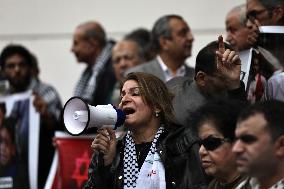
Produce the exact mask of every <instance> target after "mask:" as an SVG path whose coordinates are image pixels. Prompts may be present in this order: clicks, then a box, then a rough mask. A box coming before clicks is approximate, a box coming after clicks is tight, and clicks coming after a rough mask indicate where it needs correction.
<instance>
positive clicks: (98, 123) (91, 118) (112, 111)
mask: <svg viewBox="0 0 284 189" xmlns="http://www.w3.org/2000/svg"><path fill="white" fill-rule="evenodd" d="M124 121H125V113H124V112H123V111H122V110H121V109H116V108H115V107H113V106H112V105H111V104H108V105H97V106H91V105H89V104H88V103H86V102H85V101H84V100H83V99H82V98H80V97H76V96H75V97H72V98H70V99H69V100H68V101H67V102H66V103H65V105H64V108H63V122H64V125H65V128H66V130H67V132H68V133H70V134H71V135H74V136H77V135H80V134H82V133H83V132H84V131H85V130H87V129H88V128H91V127H96V128H98V129H99V128H101V127H102V126H109V127H111V128H113V129H116V128H117V127H119V126H121V125H123V123H124Z"/></svg>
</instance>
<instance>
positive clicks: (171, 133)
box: [0, 0, 284, 189]
mask: <svg viewBox="0 0 284 189" xmlns="http://www.w3.org/2000/svg"><path fill="white" fill-rule="evenodd" d="M224 22H225V28H226V32H227V35H226V38H225V39H226V42H224V41H223V39H222V37H221V36H219V38H218V36H216V40H214V41H208V44H207V45H206V46H204V47H203V48H202V49H201V50H200V51H199V52H198V55H197V57H196V61H195V67H194V68H193V67H190V66H188V65H187V64H186V59H187V58H189V57H190V56H191V53H192V47H193V42H194V37H193V34H192V32H191V29H190V27H189V26H188V24H187V23H186V21H185V19H184V18H182V17H181V16H180V15H175V14H170V15H164V16H162V17H160V18H158V19H157V21H156V22H155V24H154V26H153V28H152V30H151V31H148V30H147V29H144V28H138V29H136V30H134V31H131V32H130V33H128V34H126V35H125V36H124V37H123V38H122V39H121V40H120V41H117V42H115V41H112V40H109V39H108V38H107V36H106V33H107V32H106V31H105V30H104V28H103V26H102V25H101V24H100V23H99V22H97V21H90V22H86V23H82V24H80V25H79V26H78V27H77V28H76V29H75V31H74V35H73V43H72V47H71V51H72V53H73V54H74V55H75V57H76V59H77V61H78V62H79V63H84V64H86V68H85V70H84V71H83V72H82V74H81V77H80V79H79V80H78V82H77V85H76V86H74V93H73V94H70V96H79V97H81V98H82V99H84V100H85V101H86V102H87V103H88V104H90V105H94V106H95V105H102V104H108V103H111V104H113V105H115V106H116V107H119V108H120V109H122V110H123V111H124V112H125V114H126V119H125V123H124V127H123V133H124V135H123V136H122V137H119V138H117V137H116V134H115V131H114V130H112V129H111V128H103V129H100V130H98V131H97V133H96V136H95V138H94V140H93V142H92V144H90V145H91V148H92V150H93V152H94V153H93V156H92V159H91V163H90V165H89V171H88V173H89V178H88V180H87V181H86V182H85V184H84V188H85V189H92V188H96V189H98V188H99V189H102V188H106V189H107V188H125V189H131V188H137V189H142V188H149V189H157V188H160V189H164V188H168V189H171V188H178V189H205V188H208V189H272V188H275V189H284V117H283V116H284V77H283V66H284V60H279V63H280V66H279V65H278V66H277V67H276V66H275V65H274V64H273V61H274V60H270V59H268V58H267V56H266V55H265V54H262V52H263V49H261V48H259V47H258V42H259V38H260V31H259V28H260V27H261V26H283V28H284V1H283V0H247V2H246V4H243V5H240V6H237V7H234V8H233V9H232V10H230V11H228V14H227V15H226V18H224ZM283 30H284V29H283ZM283 33H284V32H283ZM267 40H269V39H267ZM251 48H252V49H253V50H252V61H251V66H250V72H249V76H248V81H247V82H246V83H244V81H243V80H242V79H241V77H240V76H241V65H242V62H241V58H240V56H239V54H241V53H242V52H244V51H246V50H248V49H251ZM0 67H1V77H0V78H1V79H3V80H7V81H8V83H9V87H8V88H6V89H5V91H4V92H3V95H11V94H17V93H21V92H25V91H28V90H32V91H33V95H34V100H33V106H34V107H35V109H36V111H37V112H38V113H39V114H40V128H41V130H40V142H39V171H38V188H43V187H44V184H45V181H46V178H47V175H48V172H49V168H50V166H51V160H52V157H53V154H54V148H55V147H54V146H53V143H52V139H53V136H54V133H55V131H57V130H64V127H63V125H62V121H61V117H60V116H61V111H62V104H61V100H60V97H59V95H58V92H57V91H56V89H55V88H54V87H52V86H51V85H49V84H46V83H44V82H42V81H41V79H40V76H39V67H38V63H37V59H36V56H35V55H34V54H33V53H32V52H30V51H29V50H28V49H27V48H26V47H24V46H22V45H20V44H9V45H7V46H6V47H5V48H4V49H3V50H2V52H1V54H0ZM0 105H1V106H0V107H1V111H0V118H1V120H0V123H1V124H0V137H1V138H0V168H1V169H0V177H1V176H5V175H8V176H11V177H14V176H15V174H16V172H17V171H19V170H21V169H27V167H25V166H23V165H22V164H21V161H23V160H24V159H26V158H27V157H26V155H25V154H27V151H26V150H27V149H25V148H20V150H18V148H17V147H16V146H17V145H18V146H22V145H23V143H22V142H21V140H22V138H23V137H26V136H24V134H23V133H21V132H20V131H18V130H21V129H20V128H21V123H20V122H19V121H18V119H21V116H19V112H22V111H21V107H23V106H24V105H25V104H24V103H19V104H17V107H18V109H17V111H13V110H12V112H11V115H12V117H11V118H5V114H6V107H5V105H3V104H0ZM16 154H17V156H16ZM14 162H16V163H14ZM9 163H10V164H13V165H14V166H10V167H7V165H8V164H9ZM17 179H19V182H23V181H26V182H24V183H23V184H21V186H17V187H20V188H28V185H29V183H28V179H27V178H25V177H21V176H20V177H17ZM15 187H16V186H15Z"/></svg>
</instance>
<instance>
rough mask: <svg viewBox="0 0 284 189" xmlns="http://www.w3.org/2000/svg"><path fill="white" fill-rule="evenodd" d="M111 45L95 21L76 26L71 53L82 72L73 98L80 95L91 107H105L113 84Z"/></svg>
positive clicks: (114, 80)
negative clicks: (82, 69)
mask: <svg viewBox="0 0 284 189" xmlns="http://www.w3.org/2000/svg"><path fill="white" fill-rule="evenodd" d="M112 47H113V42H111V41H109V42H108V41H107V40H106V34H105V31H104V29H103V27H102V26H101V25H100V24H99V23H98V22H86V23H83V24H81V25H79V26H78V27H77V28H76V30H75V32H74V36H73V46H72V49H71V50H72V52H73V53H74V55H75V56H76V58H77V61H78V62H82V63H85V64H86V65H87V67H86V69H85V70H84V72H83V73H82V75H81V78H80V80H79V81H78V83H77V86H76V88H75V92H74V96H80V97H82V98H83V99H85V100H86V101H87V102H88V103H89V104H91V105H98V104H107V103H109V102H110V96H111V92H112V89H113V86H114V84H115V82H116V79H115V75H114V71H113V67H112V62H111V50H112Z"/></svg>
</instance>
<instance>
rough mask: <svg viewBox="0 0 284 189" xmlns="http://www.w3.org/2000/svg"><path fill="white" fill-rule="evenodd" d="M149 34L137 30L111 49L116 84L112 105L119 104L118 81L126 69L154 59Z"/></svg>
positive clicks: (144, 30) (145, 31)
mask: <svg viewBox="0 0 284 189" xmlns="http://www.w3.org/2000/svg"><path fill="white" fill-rule="evenodd" d="M150 39H151V36H150V32H149V31H148V30H146V29H143V28H139V29H136V30H134V31H132V32H131V33H129V34H127V35H126V36H125V37H124V38H123V39H122V40H121V41H119V42H117V43H116V44H115V46H114V47H113V49H112V61H113V67H114V72H115V77H116V79H117V82H116V84H115V87H114V89H113V94H112V104H113V105H115V106H118V104H119V102H120V86H119V84H120V81H121V79H122V78H123V76H124V74H125V72H126V70H127V69H129V68H132V67H134V66H137V65H139V64H142V63H145V62H146V61H149V60H151V59H152V58H154V55H153V51H151V44H150Z"/></svg>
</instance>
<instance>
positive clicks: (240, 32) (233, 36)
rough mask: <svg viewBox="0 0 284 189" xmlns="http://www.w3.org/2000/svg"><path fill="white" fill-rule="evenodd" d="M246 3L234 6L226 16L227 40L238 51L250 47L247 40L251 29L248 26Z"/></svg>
mask: <svg viewBox="0 0 284 189" xmlns="http://www.w3.org/2000/svg"><path fill="white" fill-rule="evenodd" d="M246 21H247V20H246V5H245V4H243V5H240V6H237V7H234V8H233V9H232V10H230V11H229V13H228V14H227V16H226V31H227V38H226V41H228V42H229V43H230V45H231V46H232V47H233V48H234V50H236V51H243V50H246V49H249V48H250V45H249V43H248V42H247V38H248V34H249V29H248V28H247V27H246Z"/></svg>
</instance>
